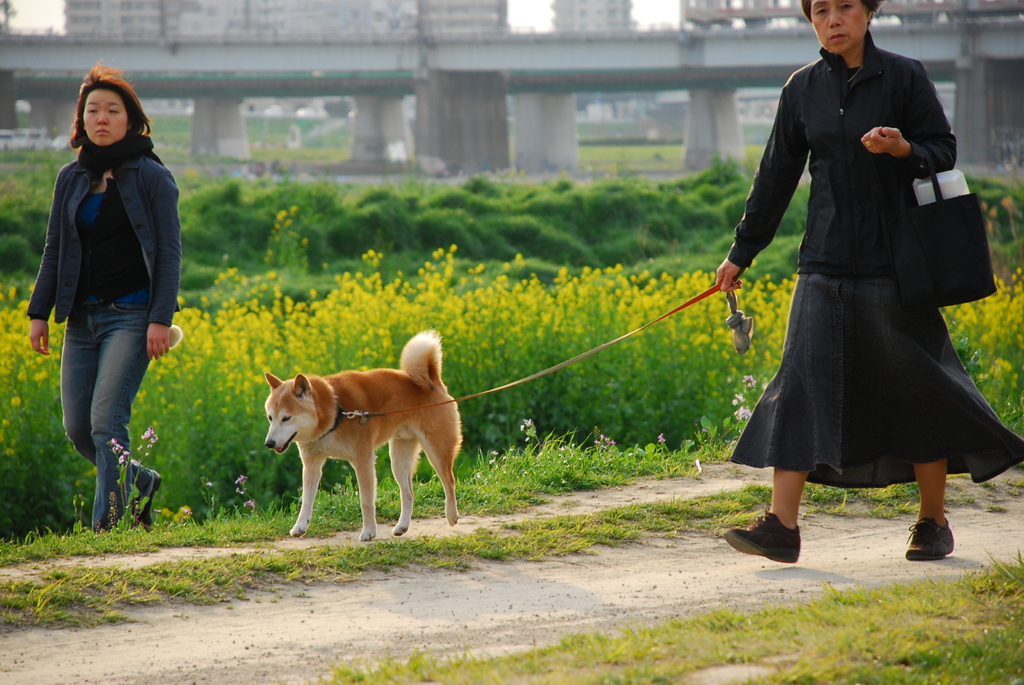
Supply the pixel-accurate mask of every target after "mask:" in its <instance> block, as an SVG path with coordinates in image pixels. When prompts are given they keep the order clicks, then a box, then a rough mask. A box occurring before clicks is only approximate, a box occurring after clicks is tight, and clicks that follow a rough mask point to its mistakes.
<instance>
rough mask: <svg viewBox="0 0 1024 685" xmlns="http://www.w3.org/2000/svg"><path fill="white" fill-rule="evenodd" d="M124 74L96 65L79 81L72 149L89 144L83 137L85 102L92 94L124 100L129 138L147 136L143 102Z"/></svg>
mask: <svg viewBox="0 0 1024 685" xmlns="http://www.w3.org/2000/svg"><path fill="white" fill-rule="evenodd" d="M123 74H124V71H122V70H121V69H114V68H112V67H105V66H103V65H102V64H97V65H96V66H94V67H93V68H92V69H90V70H89V73H88V74H86V75H85V79H84V80H83V81H82V87H81V88H79V89H78V107H77V109H76V110H75V121H74V123H73V124H71V140H70V143H71V147H72V148H78V147H81V146H82V145H84V144H86V143H88V142H89V136H88V135H86V133H85V101H86V100H88V99H89V93H91V92H93V91H94V90H112V91H114V92H115V93H117V94H119V95H120V96H121V99H122V100H124V109H125V112H127V114H128V135H130V136H148V135H149V134H150V130H151V129H150V123H151V122H150V121H149V117H147V116H146V113H145V112H143V111H142V102H140V101H139V96H138V95H136V94H135V89H134V88H132V86H131V84H130V83H128V81H127V80H126V79H125V78H124V76H123Z"/></svg>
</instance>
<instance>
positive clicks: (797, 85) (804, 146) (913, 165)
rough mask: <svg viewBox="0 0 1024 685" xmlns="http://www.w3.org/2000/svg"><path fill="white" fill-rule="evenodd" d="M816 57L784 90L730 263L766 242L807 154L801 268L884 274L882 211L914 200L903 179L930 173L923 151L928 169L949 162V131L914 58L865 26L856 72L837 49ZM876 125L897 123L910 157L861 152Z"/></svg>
mask: <svg viewBox="0 0 1024 685" xmlns="http://www.w3.org/2000/svg"><path fill="white" fill-rule="evenodd" d="M821 56H822V59H820V60H818V61H817V62H814V63H812V64H809V65H807V66H806V67H803V68H802V69H800V70H798V71H797V72H795V73H794V74H793V75H792V76H791V77H790V78H789V81H788V82H787V83H786V86H785V87H784V88H783V90H782V96H781V98H780V99H779V109H778V112H777V114H776V118H775V125H774V127H773V129H772V133H771V136H770V138H769V139H768V144H767V146H766V147H765V151H764V156H763V157H762V159H761V165H760V168H759V169H758V171H757V174H756V175H755V177H754V183H753V186H752V187H751V189H750V195H749V196H748V197H747V204H746V211H745V213H744V215H743V219H742V220H741V221H740V223H739V225H738V226H737V227H736V242H735V243H734V245H733V247H732V250H731V251H730V253H729V261H731V262H732V263H733V264H736V265H737V266H741V267H746V266H749V265H750V263H751V262H752V261H753V259H754V257H756V256H757V254H758V253H759V252H760V251H761V250H763V249H764V248H765V247H767V246H768V244H769V243H771V241H772V239H773V238H774V237H775V231H776V230H777V229H778V227H779V223H780V221H781V220H782V217H783V215H784V214H785V212H786V208H787V207H788V206H789V203H790V200H791V199H792V197H793V193H794V191H795V190H796V187H797V184H798V183H799V181H800V177H801V176H802V174H803V171H804V165H805V164H806V162H807V159H808V157H810V175H811V193H810V200H809V202H808V206H807V228H806V234H805V236H804V240H803V242H802V243H801V244H800V259H799V267H798V270H799V272H800V273H821V274H827V275H831V276H857V275H863V276H869V275H885V274H888V273H890V272H891V268H890V262H889V252H888V248H887V247H886V243H885V239H884V235H883V231H882V227H881V221H880V220H879V218H880V215H881V213H883V212H885V211H888V210H892V209H895V208H898V207H900V206H913V205H914V204H916V202H915V200H914V195H913V190H912V187H911V183H912V181H913V179H914V178H924V177H925V176H927V175H928V166H927V159H928V158H930V159H931V160H932V164H933V165H934V168H935V171H936V172H939V171H946V170H948V169H952V168H953V165H954V163H955V162H956V138H955V137H954V136H953V134H952V132H951V130H950V126H949V121H948V120H947V119H946V115H945V113H944V112H943V109H942V104H941V103H940V102H939V99H938V95H937V94H936V92H935V86H934V85H932V83H931V81H929V80H928V74H927V72H926V71H925V69H924V66H923V65H922V64H921V63H920V62H918V61H917V60H913V59H910V58H907V57H903V56H901V55H897V54H894V53H891V52H886V51H884V50H879V49H878V48H876V47H875V44H874V41H873V40H872V38H871V33H870V32H869V33H867V34H866V36H865V39H864V64H863V68H862V69H860V71H859V72H857V73H854V72H855V71H856V70H848V69H847V68H846V64H845V63H844V62H843V60H842V58H841V57H839V56H838V55H835V54H833V53H830V52H828V51H826V50H824V49H822V50H821ZM851 76H852V77H853V78H852V80H850V77H851ZM876 126H888V127H895V128H898V129H900V132H901V133H902V134H903V137H904V138H905V139H906V140H907V141H909V142H910V143H911V148H912V151H911V155H910V157H908V158H907V159H905V160H897V159H896V158H894V157H893V156H892V155H888V154H878V155H876V154H872V153H870V152H868V151H867V150H866V149H865V148H864V146H863V144H862V143H861V142H860V140H861V137H862V136H863V135H864V134H865V133H867V132H868V131H869V130H871V129H872V128H874V127H876Z"/></svg>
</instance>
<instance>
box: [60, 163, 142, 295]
mask: <svg viewBox="0 0 1024 685" xmlns="http://www.w3.org/2000/svg"><path fill="white" fill-rule="evenodd" d="M77 227H78V239H79V240H80V241H81V243H82V270H81V272H80V273H79V277H78V289H77V291H76V293H75V301H76V302H84V301H85V300H86V298H88V297H89V296H90V295H92V296H94V297H96V298H97V299H99V300H102V301H104V302H113V301H114V300H116V299H118V298H120V297H124V296H125V295H130V294H131V293H134V292H137V291H139V290H142V289H143V288H145V287H147V286H148V285H149V272H148V271H147V270H146V261H145V259H144V258H143V256H142V245H141V244H140V243H139V238H138V236H136V235H135V231H134V230H133V229H132V224H131V220H130V219H129V218H128V213H127V212H126V211H125V208H124V202H123V201H122V199H121V193H120V192H119V191H118V188H117V181H115V180H114V179H112V178H109V179H107V190H106V192H105V193H104V194H103V201H102V202H101V203H100V208H99V213H98V214H97V216H96V222H95V223H94V224H93V225H92V226H89V225H83V224H82V223H81V222H78V225H77Z"/></svg>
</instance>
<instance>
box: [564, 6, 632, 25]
mask: <svg viewBox="0 0 1024 685" xmlns="http://www.w3.org/2000/svg"><path fill="white" fill-rule="evenodd" d="M551 9H553V10H554V12H555V30H556V31H615V30H627V29H630V28H632V26H633V1H632V0H554V1H553V2H552V3H551Z"/></svg>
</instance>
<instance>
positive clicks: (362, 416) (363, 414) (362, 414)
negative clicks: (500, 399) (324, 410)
mask: <svg viewBox="0 0 1024 685" xmlns="http://www.w3.org/2000/svg"><path fill="white" fill-rule="evenodd" d="M718 291H719V287H718V284H717V283H716V284H715V285H713V286H711V287H710V288H708V289H707V290H705V291H704V292H702V293H701V294H700V295H697V296H696V297H693V298H690V299H689V300H687V301H686V302H684V303H683V304H681V305H679V306H678V307H676V308H675V309H673V310H671V311H668V312H665V313H664V314H662V315H661V316H659V317H658V318H657V319H654V320H653V321H648V322H647V323H645V324H644V325H643V326H640V328H637V329H634V330H632V331H630V332H629V333H626V334H624V335H620V336H619V337H618V338H615V339H614V340H609V341H608V342H605V343H601V344H600V345H598V346H597V347H594V348H592V349H590V350H587V351H586V352H584V353H583V354H578V355H576V356H575V357H573V358H572V359H567V360H565V361H564V362H560V363H558V364H555V365H554V366H550V367H548V368H546V369H544V370H543V371H538V372H537V373H534V374H530V375H529V376H525V377H523V378H520V379H519V380H515V381H512V382H511V383H506V384H505V385H499V386H498V387H496V388H491V389H489V390H482V391H481V392H477V393H473V394H472V395H465V396H464V397H458V398H455V399H451V400H445V401H444V402H435V403H434V404H425V405H423V406H421V407H410V408H408V409H396V410H395V411H382V412H368V411H347V412H345V415H346V416H347V417H348V418H352V419H354V418H358V419H359V423H360V424H365V423H366V420H367V419H369V418H372V417H376V416H390V415H392V414H404V413H405V412H410V411H419V410H421V409H432V408H433V407H441V406H443V405H446V404H452V403H453V402H463V401H465V400H471V399H474V398H476V397H482V396H483V395H490V394H491V393H493V392H499V391H501V390H508V389H509V388H514V387H516V386H517V385H523V384H524V383H529V382H530V381H535V380H537V379H538V378H541V377H543V376H547V375H548V374H552V373H554V372H555V371H560V370H561V369H564V368H565V367H567V366H570V365H572V364H575V363H576V362H578V361H582V360H584V359H586V358H587V357H591V356H593V355H595V354H597V353H598V352H601V351H603V350H606V349H608V348H609V347H611V346H612V345H617V344H619V343H620V342H622V341H623V340H625V339H627V338H631V337H633V336H634V335H636V334H637V333H641V332H643V331H645V330H647V329H648V328H650V327H651V326H653V325H654V324H656V323H659V322H661V321H664V320H665V319H667V318H668V317H670V316H672V315H674V314H678V313H679V312H681V311H683V310H684V309H686V308H687V307H690V306H692V305H695V304H697V303H698V302H700V301H701V300H704V299H706V298H708V297H710V296H712V295H714V294H715V293H717V292H718Z"/></svg>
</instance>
